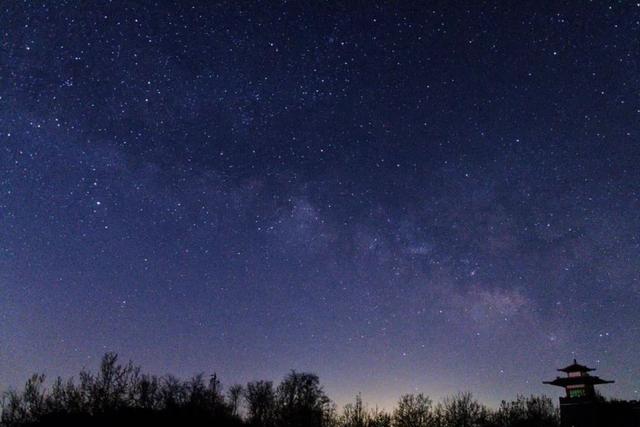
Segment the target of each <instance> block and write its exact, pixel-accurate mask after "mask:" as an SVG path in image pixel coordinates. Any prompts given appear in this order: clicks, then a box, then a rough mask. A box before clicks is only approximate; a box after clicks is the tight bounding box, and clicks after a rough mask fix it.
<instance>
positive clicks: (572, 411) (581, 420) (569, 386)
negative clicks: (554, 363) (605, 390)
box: [544, 359, 613, 427]
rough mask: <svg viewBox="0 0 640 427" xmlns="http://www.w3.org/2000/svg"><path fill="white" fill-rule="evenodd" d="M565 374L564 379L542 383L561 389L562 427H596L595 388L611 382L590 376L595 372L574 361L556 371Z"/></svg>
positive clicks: (596, 400)
mask: <svg viewBox="0 0 640 427" xmlns="http://www.w3.org/2000/svg"><path fill="white" fill-rule="evenodd" d="M558 371H560V372H564V373H566V374H567V376H566V377H556V379H555V380H553V381H544V384H549V385H554V386H558V387H563V388H564V389H565V393H566V395H565V397H561V398H560V419H561V425H562V427H596V426H599V424H598V419H599V418H600V417H599V414H598V406H599V402H598V398H597V397H598V396H597V395H596V391H595V386H596V385H599V384H610V383H613V381H608V380H603V379H601V378H600V377H597V376H594V375H590V374H589V372H593V371H595V369H593V368H589V367H587V366H584V365H580V364H579V363H578V362H577V361H576V360H575V359H573V363H572V364H571V365H569V366H567V367H565V368H560V369H558Z"/></svg>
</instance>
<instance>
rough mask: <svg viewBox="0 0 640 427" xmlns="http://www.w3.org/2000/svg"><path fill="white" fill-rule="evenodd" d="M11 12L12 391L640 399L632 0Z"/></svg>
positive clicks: (4, 320) (1, 138)
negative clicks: (590, 372) (571, 387)
mask: <svg viewBox="0 0 640 427" xmlns="http://www.w3.org/2000/svg"><path fill="white" fill-rule="evenodd" d="M0 7H1V9H0V321H1V325H2V326H1V328H0V388H2V389H6V388H7V387H12V386H20V385H21V384H22V383H23V381H24V380H25V379H26V378H27V377H28V375H29V374H31V373H32V372H35V371H38V372H44V373H46V374H48V375H49V376H54V377H55V376H57V375H62V376H65V377H67V376H71V375H75V374H77V372H78V371H79V370H80V369H81V368H82V367H88V368H91V369H95V368H96V366H97V363H98V360H99V358H100V357H101V355H102V354H103V353H104V352H106V351H115V352H118V353H119V354H120V356H121V357H122V358H124V359H132V360H134V361H135V362H136V363H138V364H141V365H142V366H143V367H145V369H147V370H148V371H150V372H152V373H157V374H164V373H173V374H175V375H178V376H183V377H186V376H189V375H192V374H195V373H198V372H201V371H205V372H213V371H216V372H217V373H218V375H219V376H220V378H221V379H222V381H223V383H224V384H227V385H229V384H231V383H233V382H245V381H249V380H254V379H273V380H275V381H278V380H279V379H280V378H282V377H283V376H284V375H285V374H286V373H287V372H288V370H289V369H297V370H310V371H313V372H316V373H317V374H319V376H320V379H321V381H322V383H323V384H324V385H325V389H326V391H327V392H328V394H329V395H330V396H331V397H332V398H333V399H334V400H335V401H336V402H338V403H339V404H341V403H344V402H346V401H348V400H349V399H352V397H353V396H354V395H355V394H356V393H358V392H362V396H363V399H364V400H365V401H367V402H368V403H369V404H371V405H379V406H382V407H388V406H391V404H392V402H393V401H395V400H396V398H397V397H398V396H399V395H400V394H401V393H405V392H424V393H427V394H429V395H430V396H432V397H433V398H435V399H438V398H440V397H442V396H444V395H447V394H450V393H454V392H457V391H459V390H468V391H471V392H473V393H474V394H475V395H476V396H477V397H478V398H479V399H481V400H482V401H484V402H487V403H495V402H499V400H501V399H508V398H513V397H515V395H516V394H517V393H522V394H530V393H536V394H537V393H547V394H549V395H551V396H554V397H555V396H558V395H559V394H560V392H561V390H559V389H555V388H552V387H549V386H545V385H542V384H541V382H542V381H543V380H550V379H553V378H554V377H555V376H556V374H557V373H556V372H555V369H556V368H559V367H562V366H565V365H567V364H569V363H570V361H571V360H572V359H573V358H574V357H575V358H577V359H578V361H579V362H582V363H585V364H587V365H589V366H593V367H596V368H599V369H598V372H597V374H599V375H600V376H602V377H603V378H606V379H613V380H616V383H615V384H612V385H609V386H603V387H602V390H603V392H604V393H605V394H608V395H610V396H618V397H623V398H638V397H640V392H639V383H640V361H639V360H638V354H640V314H639V312H638V307H640V270H639V264H638V260H639V256H640V240H639V238H640V234H639V233H640V215H639V213H638V212H639V209H640V194H639V190H640V188H639V187H640V168H639V167H638V164H639V161H640V146H639V142H640V140H639V136H640V97H639V96H640V4H637V3H636V2H635V1H634V2H624V1H620V2H604V1H600V2H598V1H591V2H587V1H584V2H538V1H536V2H468V3H463V2H450V1H442V2H412V1H402V2H352V1H349V2H342V1H336V2H295V1H294V2H281V3H280V2H266V1H256V2H235V1H221V2H194V3H189V2H187V1H176V2H171V1H162V2H155V3H154V2H150V1H139V2H106V1H99V2H79V1H77V2H64V1H60V2H18V1H15V2H3V4H2V5H1V6H0Z"/></svg>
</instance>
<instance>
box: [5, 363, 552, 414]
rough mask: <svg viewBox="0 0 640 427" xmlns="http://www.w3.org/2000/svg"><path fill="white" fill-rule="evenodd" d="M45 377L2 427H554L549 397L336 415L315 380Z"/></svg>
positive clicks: (124, 372) (10, 401) (121, 372)
mask: <svg viewBox="0 0 640 427" xmlns="http://www.w3.org/2000/svg"><path fill="white" fill-rule="evenodd" d="M44 380H45V379H44V376H43V375H34V376H33V377H31V378H30V379H29V380H28V381H27V383H26V384H25V387H24V389H23V390H22V391H20V392H18V391H9V392H6V393H5V394H4V396H3V399H2V415H1V418H0V426H2V427H18V426H58V425H64V426H72V427H73V426H88V425H91V426H121V427H123V426H134V425H135V426H147V425H149V426H153V425H162V426H164V425H167V426H169V425H172V426H173V425H175V426H205V425H206V426H210V427H214V426H220V427H226V426H238V427H240V426H249V427H556V426H558V425H559V417H558V411H557V409H556V408H555V407H554V405H553V403H552V401H551V400H550V399H549V398H547V397H535V396H531V397H528V398H525V397H518V398H517V399H516V400H515V401H512V402H502V404H501V405H500V407H499V408H497V409H490V408H488V407H486V406H485V405H482V404H481V403H479V402H478V401H476V400H475V399H474V398H473V397H472V396H471V394H468V393H461V394H457V395H455V396H451V397H448V398H446V399H444V400H443V401H442V402H439V403H434V402H432V401H431V399H429V398H428V397H427V396H425V395H423V394H407V395H404V396H402V397H401V398H400V400H399V401H398V404H397V406H396V407H395V409H394V410H393V411H391V412H385V411H382V410H378V409H375V408H373V409H372V408H368V407H367V406H366V405H365V404H364V403H363V402H362V399H361V398H360V396H356V398H355V401H354V402H353V403H349V404H347V405H345V406H344V408H343V409H342V410H341V411H337V409H336V406H335V405H334V404H333V403H332V402H331V400H330V399H329V398H328V397H327V396H326V394H325V393H324V391H323V389H322V387H321V386H320V382H319V379H318V377H317V376H316V375H314V374H309V373H298V372H291V373H290V374H288V375H287V376H286V377H285V378H284V379H283V380H282V382H281V383H280V384H278V385H274V384H273V383H272V382H271V381H254V382H250V383H248V384H246V385H233V386H231V387H229V388H228V389H226V390H223V388H222V385H221V384H220V381H219V380H218V379H217V377H216V376H215V375H213V376H211V377H209V378H205V376H204V375H197V376H195V377H193V378H191V379H189V380H186V381H182V380H179V379H177V378H175V377H173V376H164V377H157V376H154V375H148V374H145V373H142V371H141V369H140V368H139V367H137V366H134V365H133V364H132V363H131V362H129V363H128V364H124V365H123V364H119V363H118V359H117V356H116V355H115V354H113V353H108V354H106V355H105V356H104V358H103V359H102V362H101V364H100V369H99V371H98V372H97V373H96V374H92V373H90V372H87V371H82V372H80V375H79V377H78V380H77V381H74V380H73V379H69V380H67V381H63V380H62V379H61V378H58V379H56V380H55V382H54V383H53V384H52V385H51V387H50V389H47V388H46V387H45V384H44Z"/></svg>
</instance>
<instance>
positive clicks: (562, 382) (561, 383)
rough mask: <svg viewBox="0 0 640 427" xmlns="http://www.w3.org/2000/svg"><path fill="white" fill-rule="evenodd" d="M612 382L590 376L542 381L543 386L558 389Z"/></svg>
mask: <svg viewBox="0 0 640 427" xmlns="http://www.w3.org/2000/svg"><path fill="white" fill-rule="evenodd" d="M613 382H614V381H608V380H603V379H602V378H600V377H593V376H591V375H584V376H581V377H564V378H560V377H557V378H556V379H555V380H553V381H543V384H550V385H556V386H558V387H567V386H570V385H580V384H592V385H596V384H611V383H613Z"/></svg>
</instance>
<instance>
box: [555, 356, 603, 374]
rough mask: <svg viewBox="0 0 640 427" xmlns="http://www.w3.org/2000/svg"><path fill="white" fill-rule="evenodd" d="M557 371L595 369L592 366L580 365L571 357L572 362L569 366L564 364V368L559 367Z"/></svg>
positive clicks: (588, 370) (587, 370) (567, 371)
mask: <svg viewBox="0 0 640 427" xmlns="http://www.w3.org/2000/svg"><path fill="white" fill-rule="evenodd" d="M558 371H560V372H566V373H569V372H591V371H595V369H594V368H589V367H587V366H584V365H581V364H579V363H578V362H577V361H576V359H573V363H572V364H571V365H569V366H566V367H564V368H560V369H558Z"/></svg>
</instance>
